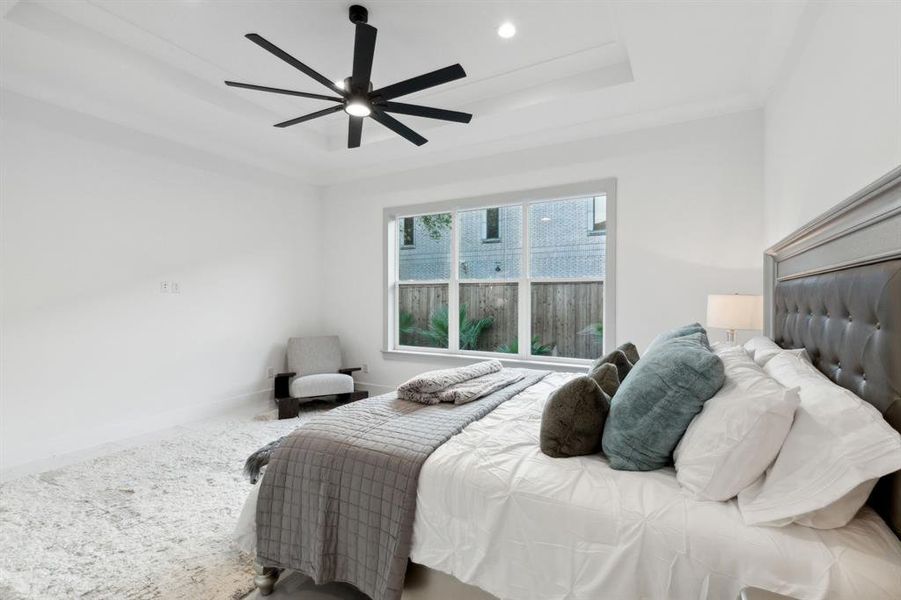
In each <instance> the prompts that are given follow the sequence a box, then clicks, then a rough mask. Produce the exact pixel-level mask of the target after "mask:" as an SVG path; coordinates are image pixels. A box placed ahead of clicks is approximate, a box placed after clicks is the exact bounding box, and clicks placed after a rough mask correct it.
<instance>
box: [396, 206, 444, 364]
mask: <svg viewBox="0 0 901 600" xmlns="http://www.w3.org/2000/svg"><path fill="white" fill-rule="evenodd" d="M451 223H452V219H451V215H450V213H437V214H431V215H421V216H417V217H405V218H403V219H401V220H400V231H399V232H398V234H399V235H398V237H399V238H400V240H401V246H400V248H399V250H403V252H399V253H398V260H397V263H398V281H397V284H398V287H397V323H398V330H397V340H398V343H399V345H402V346H416V347H424V348H450V346H449V345H448V342H449V339H448V328H449V315H448V306H449V301H448V300H449V299H448V293H449V280H450V270H451V269H450V259H451V234H450V230H451ZM414 236H416V237H418V238H419V244H418V245H416V246H415V247H412V244H408V243H407V242H408V241H409V242H412V241H413V239H414Z"/></svg>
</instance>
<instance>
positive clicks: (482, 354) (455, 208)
mask: <svg viewBox="0 0 901 600" xmlns="http://www.w3.org/2000/svg"><path fill="white" fill-rule="evenodd" d="M601 195H604V196H606V207H607V245H606V260H605V267H606V269H605V278H604V280H603V281H604V314H603V323H604V337H603V348H604V349H605V350H606V349H607V348H613V347H615V346H616V180H615V179H612V178H611V179H602V180H593V181H586V182H580V183H574V184H567V185H560V186H553V187H545V188H537V189H532V190H522V191H512V192H504V193H500V194H492V195H488V196H477V197H470V198H459V199H454V200H439V201H436V202H429V203H423V204H413V205H406V206H396V207H386V208H385V209H384V210H383V232H384V240H383V258H384V264H383V267H384V269H383V275H384V278H383V282H384V290H383V292H384V293H383V346H382V353H383V354H386V355H389V356H410V357H414V356H416V357H428V358H434V359H436V360H439V359H447V360H456V361H459V360H460V359H468V360H469V361H471V359H473V358H497V359H500V360H501V361H503V362H505V363H508V364H523V365H533V366H534V365H536V364H539V365H550V366H553V367H554V368H566V367H572V368H584V366H585V365H587V364H590V363H591V359H583V358H570V357H563V356H532V355H531V353H530V352H531V342H530V340H531V327H532V309H531V300H532V295H531V284H532V283H545V282H566V281H599V278H596V277H576V278H566V277H563V278H556V277H555V278H548V277H540V278H538V277H536V278H534V279H533V278H532V277H531V272H530V271H531V260H530V250H531V246H530V241H529V212H530V205H531V204H534V203H538V202H549V201H555V200H571V199H576V198H585V197H589V196H591V197H596V196H601ZM511 205H519V206H522V210H523V214H522V219H521V221H522V239H521V243H522V248H521V250H520V251H521V255H520V256H521V258H520V272H519V277H517V278H514V279H472V278H462V279H461V277H460V273H459V269H460V256H459V248H458V245H459V240H458V239H457V238H458V235H457V232H458V213H459V212H460V211H468V210H479V209H486V211H487V209H489V208H501V207H504V206H511ZM448 212H449V213H450V214H451V216H452V218H451V228H450V235H451V244H450V252H451V255H450V277H449V278H448V280H446V281H445V280H440V281H439V280H435V281H431V280H430V281H416V280H411V281H404V282H401V281H399V280H398V279H397V275H398V270H399V260H400V250H401V245H400V244H398V241H402V240H398V235H399V228H398V221H399V220H400V219H403V218H407V217H417V216H422V215H429V214H436V213H448ZM486 214H487V212H486ZM500 282H516V283H517V284H518V305H517V316H518V328H517V331H518V340H519V341H522V340H527V341H529V343H527V344H519V346H520V351H519V353H518V354H508V353H503V352H491V351H485V350H461V349H459V333H460V331H459V328H460V323H459V321H460V316H459V288H460V284H461V283H500ZM414 283H416V284H424V283H441V284H444V283H447V285H448V293H447V297H448V326H449V328H450V331H449V332H448V348H427V347H420V346H404V345H401V344H399V343H398V340H397V336H398V333H397V331H396V328H397V323H398V317H399V314H398V297H399V289H400V287H401V286H402V285H404V284H408V285H409V284H414Z"/></svg>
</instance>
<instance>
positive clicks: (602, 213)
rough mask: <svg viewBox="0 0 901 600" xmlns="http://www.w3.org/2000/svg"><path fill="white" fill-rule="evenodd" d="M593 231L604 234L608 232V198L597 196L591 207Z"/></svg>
mask: <svg viewBox="0 0 901 600" xmlns="http://www.w3.org/2000/svg"><path fill="white" fill-rule="evenodd" d="M591 217H592V218H591V231H592V232H595V233H598V234H603V233H606V232H607V197H606V196H595V197H594V202H592V206H591Z"/></svg>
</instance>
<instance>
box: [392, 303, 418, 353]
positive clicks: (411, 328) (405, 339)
mask: <svg viewBox="0 0 901 600" xmlns="http://www.w3.org/2000/svg"><path fill="white" fill-rule="evenodd" d="M397 321H398V323H397V329H398V332H399V333H400V343H401V345H403V346H413V345H415V343H416V334H417V333H418V331H419V330H418V328H417V327H416V321H415V319H414V318H413V314H412V313H408V312H407V311H405V310H402V311H400V314H398V316H397Z"/></svg>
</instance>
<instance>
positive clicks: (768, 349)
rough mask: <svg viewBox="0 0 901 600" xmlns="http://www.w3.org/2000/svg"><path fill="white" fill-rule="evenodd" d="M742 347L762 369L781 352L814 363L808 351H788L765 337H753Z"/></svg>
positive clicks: (802, 349) (800, 349) (801, 349)
mask: <svg viewBox="0 0 901 600" xmlns="http://www.w3.org/2000/svg"><path fill="white" fill-rule="evenodd" d="M742 347H743V348H744V349H745V350H746V351H747V352H748V354H750V355H751V358H753V359H754V362H756V363H757V365H758V366H760V367H762V366H763V365H765V364H766V363H767V362H769V360H770V359H771V358H773V357H774V356H776V355H777V354H779V353H780V352H789V353H791V354H797V355H798V356H800V357H801V358H803V359H804V360H806V361H807V362H812V361H811V360H810V356H809V355H808V354H807V350H805V349H804V348H798V349H796V350H786V349H785V348H783V347H782V346H780V345H779V344H777V343H776V342H774V341H773V340H771V339H770V338H768V337H766V336H765V335H757V336H754V337H752V338H751V339H750V340H748V341H747V342H745V345H744V346H742Z"/></svg>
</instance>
